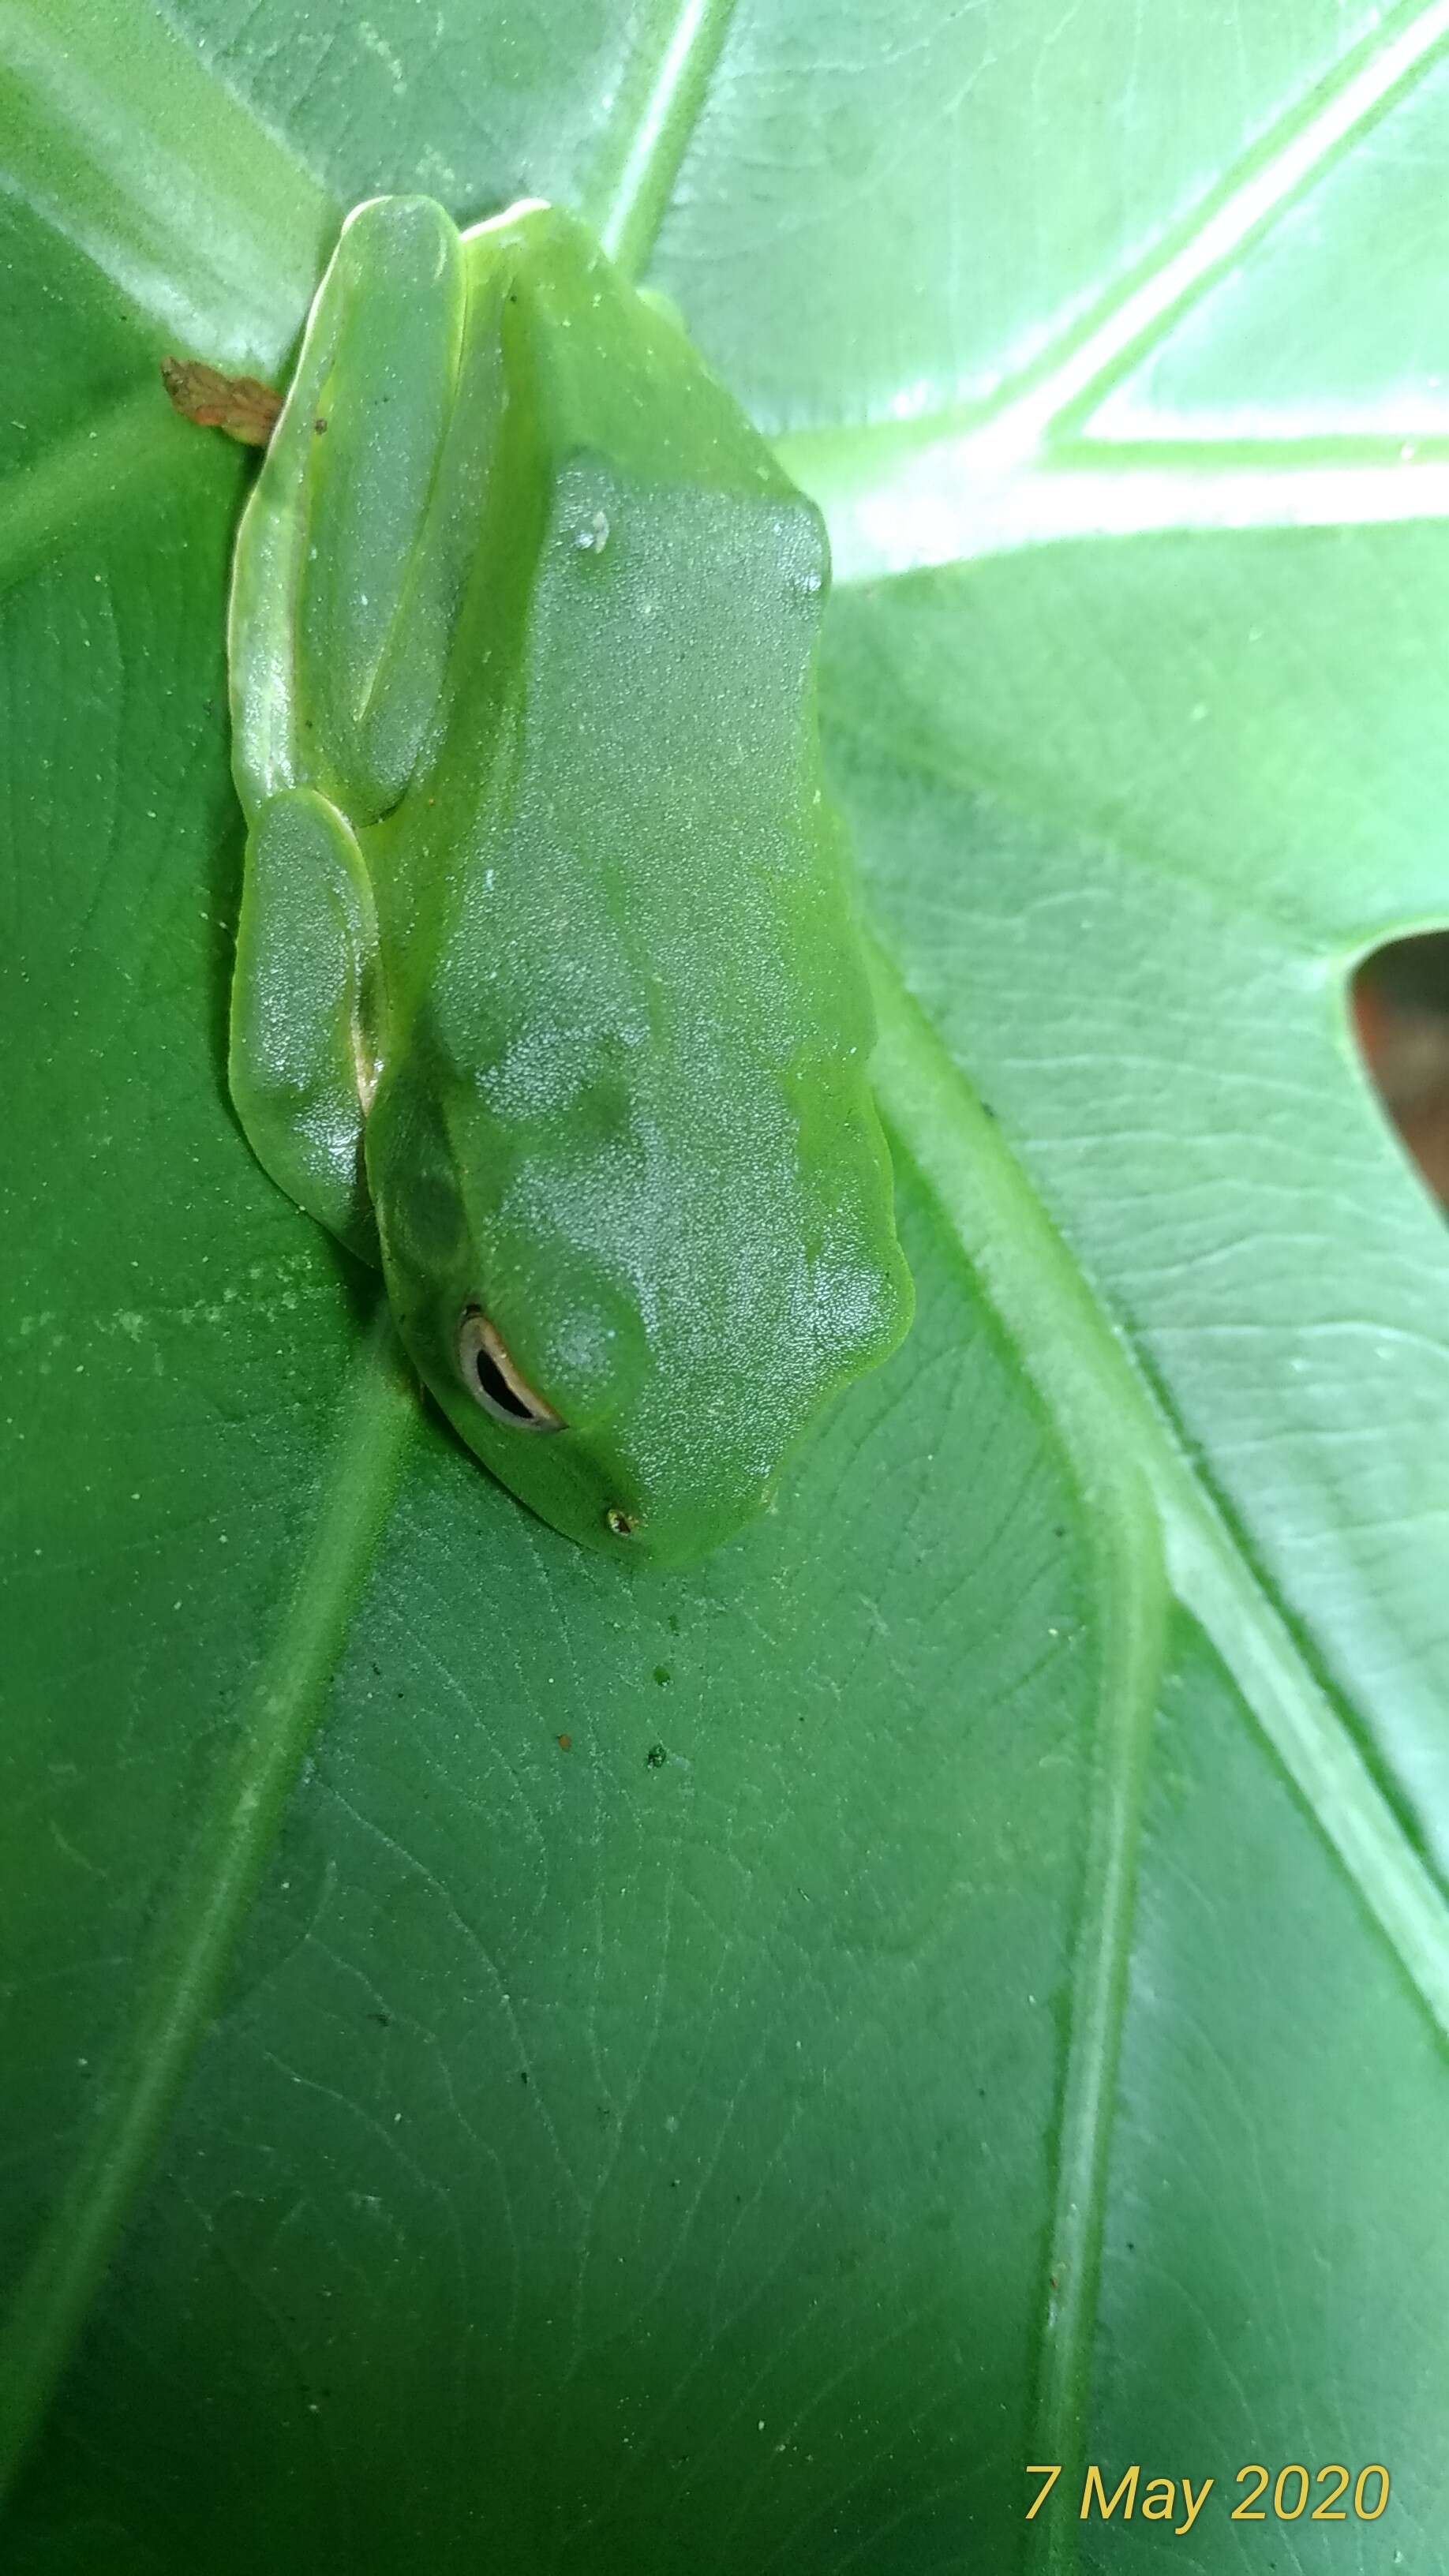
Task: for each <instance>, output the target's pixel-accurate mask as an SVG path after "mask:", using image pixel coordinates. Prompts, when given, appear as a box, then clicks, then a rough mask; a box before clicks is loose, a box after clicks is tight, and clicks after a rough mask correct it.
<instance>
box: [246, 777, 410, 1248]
mask: <svg viewBox="0 0 1449 2576" xmlns="http://www.w3.org/2000/svg"><path fill="white" fill-rule="evenodd" d="M381 1003H382V994H381V971H380V966H379V961H378V939H377V920H376V915H375V913H374V910H373V901H372V889H371V886H370V884H369V882H368V877H367V870H366V867H365V866H364V863H363V858H362V853H361V851H360V850H359V848H358V846H357V842H356V840H355V839H354V838H353V835H352V833H351V832H350V831H349V829H348V827H347V824H346V823H345V822H344V820H343V818H342V816H341V815H340V814H339V813H338V811H337V809H336V807H335V806H334V805H330V804H329V803H328V802H327V799H326V798H325V797H323V796H319V795H318V794H317V793H316V792H315V790H313V789H311V788H305V787H303V788H293V789H289V790H287V791H286V792H284V793H283V794H281V795H279V796H272V797H269V798H268V799H267V801H266V803H265V804H264V805H263V806H262V807H261V810H260V812H259V813H258V815H257V818H256V821H255V823H254V824H253V826H252V830H251V834H250V836H249V838H248V841H247V855H246V881H245V884H244V886H243V889H242V903H241V918H240V921H239V924H238V927H237V947H236V975H235V980H234V982H233V985H232V1010H231V1063H230V1078H231V1096H232V1099H233V1101H234V1102H235V1104H236V1111H237V1116H238V1117H239V1118H240V1120H241V1123H242V1126H243V1127H244V1129H245V1130H246V1135H247V1141H248V1143H249V1144H250V1145H251V1148H252V1151H253V1152H254V1153H255V1155H256V1157H257V1160H258V1161H259V1162H260V1163H261V1164H262V1166H263V1168H264V1169H265V1170H266V1171H268V1172H270V1174H271V1176H272V1179H273V1180H274V1181H275V1182H276V1183H277V1185H278V1187H279V1188H280V1189H283V1190H285V1191H286V1193H287V1196H288V1197H289V1198H290V1199H294V1200H295V1201H296V1203H297V1205H298V1207H301V1208H305V1209H306V1211H307V1213H308V1215H309V1216H314V1217H316V1218H317V1219H318V1220H319V1222H320V1223H321V1224H323V1225H325V1226H326V1227H327V1228H328V1230H329V1232H330V1233H332V1234H335V1235H336V1236H337V1238H338V1240H339V1241H340V1242H342V1243H345V1244H346V1245H347V1248H348V1250H349V1251H351V1252H355V1253H357V1254H358V1255H360V1257H361V1258H362V1259H363V1260H366V1261H372V1262H376V1261H377V1259H378V1245H377V1228H376V1224H375V1222H374V1219H373V1213H372V1204H371V1201H370V1199H369V1196H368V1190H367V1181H366V1176H365V1172H364V1168H363V1157H362V1140H363V1129H364V1126H365V1124H366V1119H367V1112H368V1110H369V1109H370V1107H371V1105H372V1096H373V1093H374V1091H375V1090H376V1088H377V1081H378V1076H379V1073H380V1071H381V1036H382V1033H381Z"/></svg>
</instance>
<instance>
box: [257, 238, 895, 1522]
mask: <svg viewBox="0 0 1449 2576" xmlns="http://www.w3.org/2000/svg"><path fill="white" fill-rule="evenodd" d="M826 578H827V556H826V547H825V539H824V534H823V530H822V527H821V524H820V520H819V517H818V514H817V512H816V511H815V510H814V508H813V507H812V506H811V505H810V504H809V503H808V502H807V501H806V500H805V499H804V498H803V496H802V495H801V494H800V493H799V492H797V491H796V490H795V489H794V487H793V486H792V485H791V484H790V483H788V482H787V481H786V480H785V478H784V476H783V475H782V474H781V472H780V469H779V467H778V466H777V465H776V464H775V462H774V459H773V458H772V456H771V454H770V451H769V450H768V448H767V447H766V446H765V445H764V443H763V442H762V441H761V440H760V439H759V438H758V437H757V435H756V434H755V432H754V431H753V430H752V429H751V427H750V425H749V423H748V422H747V421H746V420H745V418H744V417H743V415H742V413H741V412H740V411H739V410H738V408H737V406H736V405H735V404H734V403H733V402H732V401H731V399H730V397H729V396H728V395H727V394H726V393H725V392H724V390H723V389H722V387H721V386H720V385H719V384H718V383H717V382H716V381H715V380H714V379H713V377H711V375H710V374H709V372H708V370H707V369H706V368H705V366H704V365H703V363H702V361H701V360H700V359H699V358H698V357H697V355H696V354H695V352H694V351H693V349H692V348H691V347H690V345H689V343H688V341H687V340H686V339H685V338H684V336H683V334H682V333H681V331H680V330H679V328H678V325H677V324H676V323H675V322H674V321H673V320H672V319H671V318H669V317H668V316H667V315H666V314H665V313H664V312H663V311H662V310H661V309H660V308H658V307H656V306H655V305H654V304H653V303H652V302H651V301H650V300H649V299H648V298H646V297H642V296H640V295H638V294H636V293H634V292H633V291H632V290H631V289H630V288H629V287H628V286H626V285H625V284H624V283H623V282H622V281H621V280H620V279H619V277H618V276H617V275H616V274H615V272H614V271H613V270H612V268H611V267H610V266H609V264H608V263H607V261H606V260H605V259H604V258H603V255H602V253H601V252H600V251H599V250H598V249H597V248H596V247H595V246H594V244H593V242H592V240H591V239H590V237H589V236H588V235H587V234H586V233H585V232H584V231H583V230H582V228H581V227H580V226H579V225H578V224H576V223H575V222H573V221H572V220H571V219H570V218H568V217H566V216H564V215H561V214H559V213H558V212H557V211H555V210H553V209H550V208H547V207H537V206H531V207H519V208H514V209H513V210H512V211H511V212H510V213H509V214H508V215H506V216H502V217H499V218H498V219H496V220H495V221H494V222H492V223H490V224H487V225H483V226H480V227H479V228H478V229H477V230H476V231H474V232H472V233H470V234H467V235H465V236H463V237H462V238H461V239H460V237H459V235H458V233H457V232H456V230H455V228H454V227H453V225H452V224H451V222H450V221H449V220H448V218H447V216H446V215H445V214H444V213H443V212H442V210H441V209H440V208H439V207H437V206H435V205H433V204H432V203H431V202H430V201H429V200H427V199H423V198H401V197H399V198H379V199H376V200H374V201H373V202H372V203H371V204H369V205H366V206H363V207H360V208H359V209H358V210H357V212H356V213H355V214H353V215H352V216H351V217H350V219H349V221H348V224H347V226H346V228H345V230H344V233H343V236H342V240H341V243H340V245H339V248H338V251H337V254H336V256H335V258H334V260H333V263H332V266H331V268H330V269H329V270H328V273H327V276H326V278H325V280H324V282H323V285H322V288H321V291H320V293H319V295H318V298H317V302H316V305H315V307H314V309H313V314H312V318H311V321H310V323H309V326H308V331H307V336H306V340H305V343H304V346H303V350H302V354H301V358H300V361H299V365H298V370H297V375H296V378H295V380H294V383H293V387H292V390H291V393H290V395H289V397H288V401H287V406H286V409H285V411H284V413H283V416H282V419H281V421H280V423H279V425H278V428H277V431H276V434H275V437H274V439H273V442H272V445H271V448H270V450H269V451H268V455H267V458H266V461H265V463H264V465H263V468H262V472H261V475H260V478H259V481H258V484H257V487H256V491H255V493H254V495H253V498H252V500H251V502H250V504H249V506H248V510H247V514H246V518H245V521H244V523H243V527H242V531H241V536H240V540H239V544H238V550H237V564H236V577H235V585H234V591H233V610H232V636H231V645H232V673H233V698H234V710H233V711H234V719H235V743H236V753H235V760H236V774H237V780H238V785H239V788H240V792H241V796H242V801H243V804H244V806H245V808H246V813H247V819H248V822H249V824H250V826H251V831H250V837H249V841H248V861H247V877H246V885H245V891H244V897H243V906H242V917H241V923H240V929H239V936H238V959H237V976H236V986H235V992H234V999H233V1020H232V1061H231V1077H232V1089H233V1095H234V1097H235V1100H236V1104H237V1108H238V1111H239V1114H240V1116H241V1118H242V1122H243V1124H244V1126H245V1128H246V1132H247V1134H248V1136H249V1138H250V1140H251V1143H252V1145H253V1147H254V1148H255V1151H256V1153H257V1154H258V1156H259V1158H260V1160H261V1161H262V1162H263V1164H264V1165H265V1166H266V1167H267V1169H268V1170H269V1171H270V1172H271V1173H272V1174H273V1176H274V1177H275V1178H276V1179H277V1180H278V1181H279V1182H280V1184H281V1186H282V1187H283V1188H284V1189H286V1190H287V1191H288V1192H289V1193H290V1194H291V1195H292V1196H293V1197H294V1198H295V1199H297V1200H298V1202H299V1203H300V1204H301V1205H302V1206H304V1207H306V1208H308V1209H309V1210H310V1211H311V1212H312V1213H313V1214H314V1215H316V1216H317V1217H319V1218H320V1219H321V1221H322V1222H323V1223H324V1224H326V1225H328V1226H330V1227H331V1229H332V1230H333V1231H334V1232H335V1233H336V1234H338V1235H339V1236H340V1237H341V1239H342V1240H343V1241H344V1242H347V1243H348V1244H349V1245H350V1246H351V1247H352V1248H353V1250H355V1251H357V1252H359V1253H361V1254H363V1255H364V1256H365V1257H369V1258H371V1259H373V1260H376V1259H378V1258H379V1257H380V1258H381V1262H382V1267H383V1270H384V1273H385V1275H386V1280H387V1287H388V1293H389V1296H390V1299H391V1302H392V1306H393V1309H394V1313H395V1315H396V1319H397V1323H398V1327H399V1330H400V1332H401V1334H402V1337H403V1340H404V1342H405V1343H406V1345H407V1348H408V1350H409V1352H410V1353H411V1355H412V1357H413V1360H414V1361H415V1363H416V1365H417V1367H418V1369H419V1371H420V1373H421V1375H422V1377H423V1378H424V1380H425V1381H426V1383H427V1385H428V1387H429V1388H430V1389H431V1391H432V1394H433V1395H434V1397H435V1398H436V1400H437V1402H438V1403H439V1404H440V1405H441V1406H442V1408H443V1410H444V1411H445V1412H446V1413H447V1415H448V1416H449V1418H450V1420H451V1421H452V1423H453V1424H454V1426H455V1428H456V1429H457V1430H458V1432H459V1433H460V1434H461V1435H462V1437H463V1439H464V1440H465V1441H466V1442H467V1443H468V1445H469V1446H470V1448H472V1449H474V1450H475V1451H476V1452H477V1454H478V1456H479V1457H480V1458H482V1459H483V1460H484V1461H485V1463H486V1464H487V1465H488V1466H489V1467H490V1468H492V1470H493V1471H494V1473H495V1474H496V1475H497V1476H499V1477H500V1478H502V1480H503V1481H504V1482H505V1483H506V1484H507V1485H508V1486H510V1487H511V1488H512V1490H513V1492H514V1493H515V1494H517V1495H518V1496H519V1497H520V1498H521V1499H522V1500H523V1501H525V1502H526V1503H528V1504H530V1505H531V1506H532V1508H533V1509H534V1510H535V1511H536V1512H539V1513H541V1514H542V1515H543V1517H544V1518H545V1519H546V1520H549V1521H551V1522H553V1523H554V1525H555V1526H556V1527H557V1528H559V1529H561V1530H565V1531H567V1532H568V1533H569V1534H570V1535H571V1536H572V1537H574V1538H576V1539H579V1540H583V1541H588V1542H591V1543H595V1544H598V1545H601V1546H604V1547H606V1548H611V1549H613V1550H615V1551H619V1550H621V1549H627V1550H629V1551H630V1552H632V1553H636V1554H643V1555H649V1556H654V1557H657V1558H659V1559H661V1560H663V1561H665V1562H678V1561H681V1560H684V1559H688V1558H692V1557H695V1556H698V1555H700V1554H701V1553H703V1552H704V1551H705V1550H706V1549H708V1548H710V1547H712V1546H714V1545H715V1544H716V1543H717V1542H718V1541H719V1540H721V1539H723V1538H725V1537H727V1536H728V1535H729V1534H730V1533H731V1532H732V1531H733V1530H735V1529H736V1528H738V1527H739V1525H740V1524H741V1523H742V1522H743V1521H745V1520H746V1519H747V1518H748V1517H749V1516H750V1515H751V1514H752V1513H754V1512H756V1511H757V1510H758V1509H759V1508H760V1507H761V1506H762V1504H764V1503H765V1502H766V1501H767V1500H768V1499H769V1497H770V1494H771V1492H772V1490H773V1487H774V1484H775V1481H776V1478H777V1475H778V1471H779V1468H780V1464H781V1461H782V1460H783V1458H784V1457H785V1455H786V1454H787V1452H788V1451H789V1450H790V1449H791V1447H792V1446H793V1445H794V1443H795V1442H796V1440H797V1439H798V1437H799V1435H800V1433H801V1432H802V1431H803V1429H804V1427H805V1425H806V1423H807V1422H808V1420H809V1419H810V1417H811V1415H812V1414H814V1413H815V1412H816V1410H817V1409H818V1408H819V1407H820V1406H821V1405H822V1404H823V1403H824V1402H825V1401H826V1399H827V1398H828V1397H830V1396H831V1395H832V1394H833V1393H835V1392H836V1391H837V1390H838V1389H840V1388H842V1387H844V1386H845V1385H846V1384H847V1383H848V1382H849V1381H850V1380H851V1379H852V1378H854V1377H856V1376H858V1375H859V1374H860V1373H861V1372H862V1371H863V1370H865V1369H868V1368H871V1367H873V1366H874V1365H875V1364H876V1362H877V1361H879V1360H882V1359H883V1358H885V1356H886V1355H887V1353H888V1352H890V1351H891V1350H892V1349H893V1348H894V1347H895V1345H896V1344H897V1343H898V1342H899V1340H900V1339H901V1336H902V1334H903V1333H904V1332H905V1330H906V1328H907V1325H908V1323H909V1320H910V1313H911V1286H910V1279H909V1274H908V1272H907V1270H906V1267H905V1264H904V1261H903V1259H902V1256H901V1253H900V1250H899V1248H898V1246H897V1243H896V1239H895V1232H894V1225H893V1218H892V1205H891V1182H890V1168H889V1163H888V1159H887V1154H886V1149H885V1144H884V1140H883V1138H882V1135H881V1130H880V1126H879V1122H878V1120H877V1117H876V1113H875V1109H874V1106H873V1104H872V1101H871V1097H870V1092H869V1088H868V1085H867V1078H866V1061H867V1057H868V1054H869V1050H870V1045H871V1038H872V1028H871V1015H870V1006H869V1001H868V997H867V991H866V986H865V980H864V974H863V967H862V961H861V956H860V952H859V946H858V940H857V934H856V930H855V927H854V923H853V920H852V915H851V908H850V900H849V893H848V886H847V875H846V863H845V854H844V852H843V849H842V845H841V838H840V832H839V827H838V824H837V822H836V820H835V818H834V816H833V815H832V812H831V809H830V806H829V804H828V802H827V801H826V799H825V797H824V794H823V790H822V784H821V775H820V763H819V755H818V750H817V742H816V727H815V717H814V703H813V700H814V683H813V655H814V648H815V641H816V635H817V631H818V626H819V619H820V611H821V607H822V603H823V597H824V590H825V583H826ZM374 1080H375V1093H373V1088H372V1086H373V1083H374ZM369 1096H371V1107H370V1109H369V1110H368V1111H367V1114H366V1116H365V1117H364V1114H363V1101H364V1100H365V1099H366V1098H368V1097H369ZM469 1306H477V1307H481V1308H482V1309H483V1310H484V1311H486V1313H487V1314H488V1315H489V1316H490V1317H491V1318H492V1320H493V1322H494V1323H495V1325H496V1326H497V1328H498V1330H499V1331H500V1333H501V1334H502V1335H503V1337H504V1340H505V1342H506V1344H507V1346H508V1349H509V1352H510V1354H511V1356H512V1358H513V1360H514V1361H515V1363H516V1364H517V1366H518V1368H519V1369H520V1370H521V1371H522V1372H523V1374H524V1376H525V1377H526V1378H527V1379H528V1381H529V1382H530V1384H531V1385H532V1386H533V1387H534V1388H535V1389H536V1390H537V1391H538V1392H539V1393H540V1394H541V1395H543V1396H544V1397H546V1398H547V1400H548V1402H549V1403H550V1404H551V1405H552V1406H553V1408H554V1409H555V1411H556V1412H557V1413H558V1414H559V1415H560V1416H561V1417H562V1419H563V1422H564V1423H565V1425H566V1426H567V1427H566V1428H565V1429H564V1430H562V1431H559V1432H554V1433H545V1434H539V1433H535V1432H531V1431H528V1430H520V1429H516V1428H514V1427H513V1426H511V1425H508V1424H505V1423H500V1422H498V1421H496V1420H494V1419H493V1418H492V1417H490V1416H489V1415H488V1414H487V1413H485V1412H484V1411H482V1410H481V1409H480V1407H479V1405H478V1404H477V1402H476V1401H475V1399H474V1397H473V1395H472V1394H471V1393H470V1392H469V1389H468V1387H467V1385H466V1384H465V1382H464V1379H463V1377H462V1374H461V1372H460V1368H459V1363H458V1359H457V1355H456V1342H457V1331H458V1323H459V1318H460V1316H461V1314H462V1312H463V1310H464V1309H465V1308H467V1307H469ZM621 1523H627V1524H629V1527H628V1528H627V1530H624V1529H623V1528H622V1527H621Z"/></svg>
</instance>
